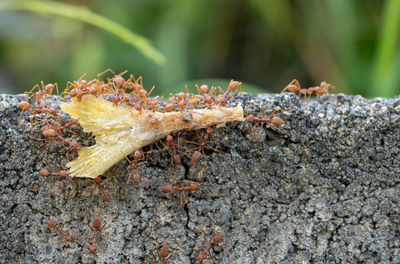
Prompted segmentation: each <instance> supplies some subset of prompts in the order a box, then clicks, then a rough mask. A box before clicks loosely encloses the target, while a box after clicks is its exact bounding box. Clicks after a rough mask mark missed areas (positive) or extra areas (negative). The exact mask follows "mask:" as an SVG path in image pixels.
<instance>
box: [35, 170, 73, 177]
mask: <svg viewBox="0 0 400 264" xmlns="http://www.w3.org/2000/svg"><path fill="white" fill-rule="evenodd" d="M39 175H40V176H43V177H48V176H50V177H57V179H60V178H66V177H67V176H68V171H66V170H58V171H55V172H50V171H49V170H48V169H45V168H43V169H41V170H40V171H39Z"/></svg>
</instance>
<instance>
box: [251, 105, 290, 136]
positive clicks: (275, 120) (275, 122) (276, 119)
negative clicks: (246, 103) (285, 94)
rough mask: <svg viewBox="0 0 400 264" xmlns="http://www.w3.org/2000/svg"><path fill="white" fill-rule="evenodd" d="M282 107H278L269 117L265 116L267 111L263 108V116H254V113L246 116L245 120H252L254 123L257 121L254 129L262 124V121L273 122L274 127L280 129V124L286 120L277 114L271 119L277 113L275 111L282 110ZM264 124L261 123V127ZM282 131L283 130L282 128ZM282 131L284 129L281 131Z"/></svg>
mask: <svg viewBox="0 0 400 264" xmlns="http://www.w3.org/2000/svg"><path fill="white" fill-rule="evenodd" d="M281 110H282V109H281V108H276V109H275V110H274V111H273V112H272V113H271V114H270V115H269V116H268V117H267V118H265V113H264V108H263V109H262V112H261V115H262V118H259V117H256V116H254V115H248V116H246V118H245V120H246V121H247V122H250V123H253V122H257V123H256V124H255V125H254V126H253V128H252V129H254V128H255V127H256V126H257V125H258V124H260V123H263V124H264V123H271V124H272V125H273V126H274V127H276V128H277V129H278V130H280V129H279V126H281V125H283V124H284V123H285V122H284V121H283V120H282V119H281V118H279V117H277V116H274V117H273V118H272V119H271V116H272V115H273V114H274V113H275V112H277V111H281ZM263 124H261V127H262V125H263ZM280 131H281V130H280ZM281 132H282V131H281Z"/></svg>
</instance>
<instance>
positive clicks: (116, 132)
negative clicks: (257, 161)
mask: <svg viewBox="0 0 400 264" xmlns="http://www.w3.org/2000/svg"><path fill="white" fill-rule="evenodd" d="M146 100H147V99H146ZM183 100H185V99H183ZM61 109H62V111H64V112H66V113H68V114H69V115H71V117H73V118H75V119H78V121H79V123H80V124H81V126H82V127H83V129H84V131H85V132H92V133H93V134H94V136H95V137H96V145H94V146H91V147H85V148H82V149H80V150H79V152H78V154H79V157H78V158H77V159H76V160H73V161H71V162H69V163H68V164H67V166H68V167H69V168H70V171H69V175H70V176H71V177H87V178H92V179H94V178H97V177H98V176H99V175H101V174H103V173H104V172H105V171H106V170H108V169H109V168H110V167H111V166H113V165H114V164H115V163H117V162H118V161H120V160H121V159H123V158H124V157H126V156H128V155H129V154H131V153H132V152H134V151H135V150H138V149H141V148H142V147H144V146H146V145H149V144H151V143H153V142H155V141H156V140H158V139H161V138H163V137H165V136H166V135H168V134H171V133H174V132H178V131H181V130H196V129H202V128H206V127H209V126H213V125H216V126H224V125H225V124H226V123H227V122H232V121H244V114H243V108H242V106H241V105H240V104H238V105H237V106H236V107H232V108H228V107H225V106H222V105H220V104H217V103H215V104H214V105H212V106H211V107H209V108H202V109H196V108H194V109H185V111H177V109H175V111H171V112H161V111H153V110H151V109H140V110H137V107H134V106H130V105H126V104H117V105H116V104H115V103H113V102H110V101H108V100H106V99H104V98H101V97H98V96H94V95H91V94H86V95H84V96H83V97H81V98H72V99H71V104H67V103H62V104H61ZM187 116H190V118H187Z"/></svg>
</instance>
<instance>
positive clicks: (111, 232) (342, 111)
mask: <svg viewBox="0 0 400 264" xmlns="http://www.w3.org/2000/svg"><path fill="white" fill-rule="evenodd" d="M22 98H23V96H21V95H19V96H12V95H0V162H1V163H0V187H1V188H0V197H1V199H0V212H1V213H0V219H1V220H0V222H1V225H0V263H112V262H115V263H144V262H145V261H146V260H155V250H154V241H153V237H152V232H151V226H150V225H149V223H150V221H152V222H154V225H155V230H156V234H157V238H158V241H159V243H160V244H163V243H164V242H166V243H168V245H169V246H170V248H175V249H176V252H175V254H174V255H173V257H172V258H171V260H170V262H169V263H198V262H199V261H198V260H196V257H197V256H198V253H199V250H196V249H193V248H194V247H195V246H205V245H204V243H203V236H202V235H201V233H199V232H197V231H196V228H198V229H201V230H203V231H204V232H206V234H207V238H208V239H209V238H210V236H211V235H212V232H213V227H214V223H213V219H215V220H216V224H215V226H216V229H217V231H219V232H223V233H224V235H225V237H224V243H223V244H224V245H225V247H224V248H216V249H215V250H212V255H213V258H214V260H213V261H209V262H208V263H212V262H213V263H310V262H312V263H400V185H399V184H400V178H399V175H400V168H399V163H400V158H399V153H400V131H399V122H400V99H399V98H395V99H381V98H376V99H372V100H367V99H364V98H362V97H360V96H345V95H341V94H339V95H329V96H327V95H326V96H323V97H322V98H317V99H313V100H311V101H310V102H309V103H308V104H307V105H305V106H304V105H303V102H302V101H300V100H298V99H297V97H296V96H295V95H294V94H289V93H285V94H283V95H270V94H265V95H260V96H258V97H253V96H250V95H240V96H238V100H241V101H242V102H243V106H244V107H245V111H246V113H247V114H250V113H251V114H255V115H256V114H257V115H258V116H260V112H261V108H265V109H266V110H267V111H270V110H271V109H275V108H276V107H277V106H280V107H282V108H284V109H285V110H286V111H285V112H282V113H280V114H278V116H280V117H281V118H282V119H284V120H285V124H284V125H283V126H282V127H281V130H282V132H280V131H278V130H277V129H274V128H263V129H258V128H255V129H252V130H249V128H251V125H250V124H243V123H236V124H230V125H229V126H228V127H223V128H218V129H214V134H213V135H212V136H211V140H213V141H215V144H211V145H212V146H213V147H215V148H216V149H219V150H221V151H222V152H223V153H218V152H212V151H207V152H206V153H207V164H208V169H207V170H205V171H204V173H199V171H201V170H202V168H203V166H204V164H203V163H201V162H200V163H198V164H197V165H194V166H192V165H191V164H190V161H189V159H188V158H184V159H183V160H184V165H183V166H171V167H169V163H170V157H169V154H168V153H167V152H157V151H154V152H152V153H151V154H150V155H149V158H148V161H147V163H146V164H142V165H140V166H139V168H138V172H140V173H141V174H142V175H143V178H144V179H143V182H142V183H141V185H140V187H135V186H133V185H129V187H127V189H126V191H125V192H124V197H122V198H119V197H117V196H115V195H113V194H112V193H111V198H112V200H111V202H110V203H102V204H100V202H99V195H98V192H97V189H96V186H95V185H94V184H92V183H90V182H89V181H86V180H80V181H74V180H70V181H58V182H57V181H56V182H55V181H53V180H46V179H43V177H40V176H39V174H38V172H39V170H40V169H41V168H42V167H44V166H45V165H44V163H43V162H44V161H46V162H48V163H50V164H51V165H53V166H54V167H55V168H56V167H57V164H62V163H65V156H63V154H62V147H61V146H60V145H59V144H50V145H47V144H48V143H47V142H39V141H35V140H33V139H31V138H30V137H29V135H32V136H39V135H40V134H39V133H38V132H37V130H38V128H37V127H36V128H34V130H33V132H31V127H30V124H29V115H25V114H24V115H23V118H22V120H21V123H22V125H19V126H16V125H17V119H18V116H19V114H20V110H19V109H18V108H17V104H18V102H19V101H20V100H22ZM73 129H74V130H75V132H76V133H78V134H79V133H81V132H80V130H79V128H77V127H75V128H73ZM35 131H36V132H35ZM200 133H203V132H200ZM81 135H83V134H81ZM195 135H196V132H185V133H182V134H181V135H180V137H181V138H182V140H183V139H185V138H187V139H193V138H195ZM84 137H85V140H86V139H89V141H90V136H88V135H84ZM127 168H128V163H127V161H125V160H122V161H121V162H119V163H118V164H116V165H115V166H114V167H112V168H111V169H110V170H109V171H107V173H106V174H105V176H104V180H103V182H104V183H109V184H111V185H110V186H109V189H110V190H111V191H114V192H118V191H119V189H120V188H121V187H122V186H123V185H124V183H125V181H126V179H127V175H128V172H127V170H126V169H127ZM171 178H173V179H181V180H183V182H185V180H199V181H201V182H202V185H201V188H200V190H199V191H197V192H196V193H195V194H194V195H193V197H191V199H190V202H189V203H188V204H187V205H186V206H185V207H184V208H182V209H179V205H180V203H179V199H178V198H177V197H176V196H175V197H160V196H158V195H157V194H159V193H160V191H159V187H160V186H161V185H162V184H164V183H168V182H169V181H170V179H171ZM39 183H41V184H40V185H39ZM81 206H83V208H84V211H85V214H86V216H87V217H88V219H89V221H92V220H93V219H94V218H95V217H97V216H101V215H103V219H107V218H108V217H109V216H111V215H112V214H113V213H114V212H117V211H118V213H117V214H116V215H115V217H114V218H113V219H112V220H111V222H110V223H109V224H108V226H107V227H106V228H104V234H105V235H108V236H111V237H112V238H114V239H115V241H111V240H103V244H104V245H105V249H99V250H98V251H99V254H98V256H97V257H95V256H93V255H90V254H88V249H87V244H85V242H86V241H89V239H86V240H80V241H79V242H78V243H73V244H68V243H64V242H62V241H59V240H57V237H55V236H47V235H45V234H46V233H48V232H50V230H49V228H48V227H47V225H46V220H47V219H53V220H55V219H56V216H57V215H58V216H59V219H60V222H63V221H64V220H66V223H65V228H66V229H74V232H73V233H72V234H74V235H75V236H76V237H79V236H81V235H85V234H90V232H89V231H90V230H89V227H88V226H87V225H85V223H84V221H83V216H82V211H81V209H80V207H81ZM118 208H119V210H118ZM160 246H161V245H160Z"/></svg>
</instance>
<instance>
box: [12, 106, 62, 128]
mask: <svg viewBox="0 0 400 264" xmlns="http://www.w3.org/2000/svg"><path fill="white" fill-rule="evenodd" d="M18 107H19V108H20V109H21V110H22V112H21V114H20V116H19V118H18V121H19V120H20V119H21V117H22V114H23V113H24V111H28V112H30V113H32V114H44V113H48V114H50V115H52V116H54V117H56V118H58V115H57V111H56V109H54V108H38V109H36V108H35V107H34V106H33V109H32V105H31V104H30V103H29V102H28V101H21V102H20V103H18ZM34 117H35V116H34ZM34 117H32V118H31V123H32V119H33V118H34Z"/></svg>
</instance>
